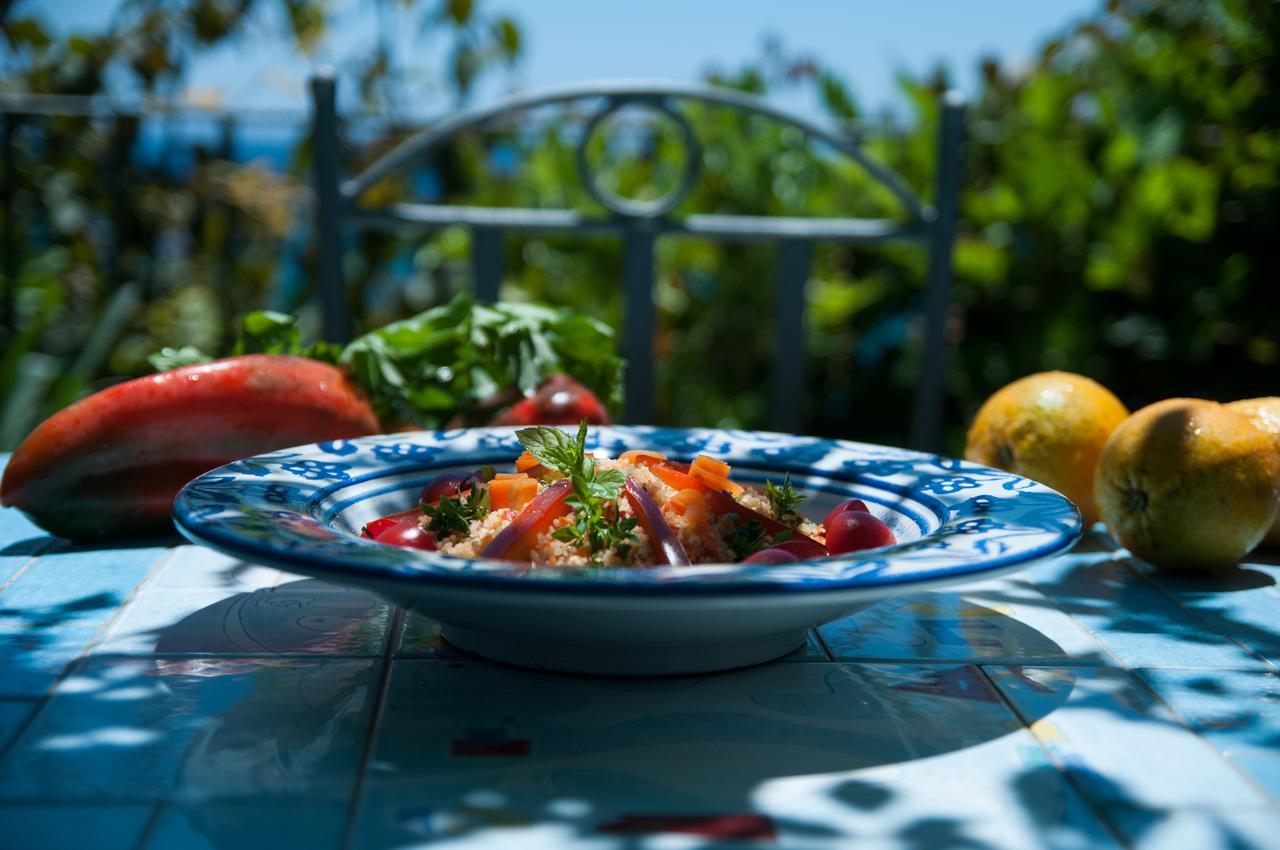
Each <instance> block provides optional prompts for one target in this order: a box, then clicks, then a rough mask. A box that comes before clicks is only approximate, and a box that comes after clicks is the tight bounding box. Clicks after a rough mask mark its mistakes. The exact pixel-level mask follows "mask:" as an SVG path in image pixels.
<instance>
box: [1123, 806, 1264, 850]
mask: <svg viewBox="0 0 1280 850" xmlns="http://www.w3.org/2000/svg"><path fill="white" fill-rule="evenodd" d="M1103 815H1104V817H1106V818H1107V820H1108V821H1109V822H1110V823H1112V824H1114V825H1115V828H1116V829H1117V830H1118V831H1119V832H1120V833H1121V835H1122V836H1123V837H1124V839H1125V840H1126V841H1127V842H1128V844H1129V846H1130V847H1132V848H1133V850H1275V848H1276V847H1277V846H1280V812H1274V811H1272V812H1266V811H1242V810H1220V811H1198V810H1172V811H1171V810H1167V809H1164V810H1162V809H1146V808H1134V809H1129V808H1118V809H1108V810H1105V811H1104V813H1103Z"/></svg>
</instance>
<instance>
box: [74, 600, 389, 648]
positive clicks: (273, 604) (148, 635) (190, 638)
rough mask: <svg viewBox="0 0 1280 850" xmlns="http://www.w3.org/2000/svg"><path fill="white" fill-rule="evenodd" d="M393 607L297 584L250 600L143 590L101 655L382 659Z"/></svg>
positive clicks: (109, 634)
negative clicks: (307, 655)
mask: <svg viewBox="0 0 1280 850" xmlns="http://www.w3.org/2000/svg"><path fill="white" fill-rule="evenodd" d="M392 613H393V607H392V606H391V604H390V603H388V602H385V601H384V600H382V599H380V598H378V597H376V596H374V595H373V594H371V593H368V592H366V591H359V590H348V589H346V588H340V587H335V586H333V585H330V584H325V583H324V582H319V581H301V582H292V583H290V584H285V585H281V586H279V587H277V588H274V589H267V590H258V591H254V592H252V593H242V592H235V591H234V590H227V589H221V590H219V589H205V590H189V591H184V590H165V589H161V588H157V587H150V586H149V587H147V588H145V589H144V590H143V591H142V592H141V593H139V594H138V596H137V597H136V598H135V599H133V600H131V601H130V603H129V604H128V605H127V606H126V607H125V609H124V611H123V612H122V613H121V615H120V618H119V619H118V620H117V621H116V622H115V623H114V624H113V625H112V628H111V631H110V632H109V633H108V634H107V636H106V638H105V639H104V641H103V642H102V644H101V645H99V646H98V647H96V653H97V654H99V655H111V654H123V655H148V654H152V653H162V654H174V655H258V654H266V655H275V654H282V655H288V654H298V653H324V654H330V655H376V656H381V655H382V653H383V649H384V646H385V641H386V639H387V631H388V628H389V626H390V623H391V617H392Z"/></svg>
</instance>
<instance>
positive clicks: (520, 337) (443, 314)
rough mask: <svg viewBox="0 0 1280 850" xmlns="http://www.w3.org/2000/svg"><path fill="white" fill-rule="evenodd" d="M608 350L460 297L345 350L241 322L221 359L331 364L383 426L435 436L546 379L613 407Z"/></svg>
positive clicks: (580, 323)
mask: <svg viewBox="0 0 1280 850" xmlns="http://www.w3.org/2000/svg"><path fill="white" fill-rule="evenodd" d="M614 348H615V345H614V339H613V330H612V329H611V328H610V327H609V326H608V325H605V324H603V323H602V322H599V321H597V320H595V319H593V318H590V317H589V316H584V315H582V314H581V313H577V312H574V311H572V310H566V309H553V308H551V307H545V306H542V305H538V304H518V303H514V302H498V303H497V304H477V303H476V302H475V301H474V300H473V299H472V298H471V297H470V296H469V295H466V294H465V293H464V294H460V295H458V296H457V297H456V298H454V299H453V300H452V301H450V302H449V303H447V304H442V305H441V306H439V307H435V308H433V309H431V310H427V311H426V312H424V313H419V314H418V315H416V316H412V317H410V318H408V319H403V320H401V321H398V322H392V323H391V324H389V325H386V326H384V327H381V328H378V329H377V330H373V331H370V332H368V333H366V334H364V335H363V336H360V337H357V338H356V339H354V340H352V341H351V343H350V344H348V345H347V346H346V347H345V348H342V347H339V346H336V345H332V344H330V343H326V342H312V343H307V342H304V340H303V333H302V329H301V328H299V327H298V320H297V319H296V318H294V317H293V316H289V315H286V314H284V313H272V312H267V311H257V312H253V313H249V314H248V315H246V316H245V317H244V322H243V325H242V327H241V329H240V333H239V334H238V335H237V338H236V342H235V345H234V346H233V347H232V349H231V351H230V353H231V354H255V353H267V354H295V355H298V356H300V357H310V358H312V359H313V360H322V361H324V362H326V363H335V364H337V365H339V366H341V367H342V368H343V369H345V370H346V371H347V372H348V373H349V374H350V375H351V379H352V380H353V381H354V382H355V383H356V384H357V385H358V386H359V387H360V389H362V390H363V391H364V393H365V395H367V396H368V398H369V402H370V403H371V404H372V405H373V408H374V411H375V412H376V413H377V414H378V418H379V419H380V420H382V422H383V423H384V424H387V423H391V424H409V425H416V426H418V427H421V428H443V427H446V423H450V422H456V421H460V422H462V423H464V424H473V425H474V424H482V423H487V422H488V421H489V420H490V419H492V417H493V415H494V413H495V412H496V411H497V409H499V408H501V407H503V406H505V405H508V404H511V403H512V402H514V401H517V400H519V399H520V398H521V397H522V396H523V395H527V394H529V393H531V392H532V391H533V390H534V389H536V388H537V387H538V385H539V384H540V383H541V382H542V380H543V378H545V377H546V376H547V375H549V374H551V373H552V372H564V373H566V374H568V375H572V376H573V377H574V378H575V379H576V380H578V381H581V382H582V384H583V385H585V386H586V388H587V389H589V390H591V391H592V392H593V393H595V394H596V396H597V397H598V398H599V399H600V400H601V401H602V402H604V403H605V404H606V405H609V406H612V407H617V405H618V403H619V402H620V401H621V391H622V359H621V358H619V357H618V356H617V355H616V354H615V353H614ZM148 359H149V361H150V363H151V365H152V367H153V368H155V369H156V370H158V371H163V370H166V369H173V368H176V367H178V366H188V365H192V364H196V363H207V362H209V361H210V360H212V359H213V356H212V355H210V354H208V353H206V352H203V351H201V350H199V349H198V348H195V347H193V346H183V347H182V348H166V349H163V350H162V351H159V352H157V353H155V354H153V355H151V357H150V358H148ZM448 427H452V425H449V426H448Z"/></svg>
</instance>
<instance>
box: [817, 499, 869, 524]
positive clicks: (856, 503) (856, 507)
mask: <svg viewBox="0 0 1280 850" xmlns="http://www.w3.org/2000/svg"><path fill="white" fill-rule="evenodd" d="M845 511H862V512H863V513H864V514H869V513H871V509H870V508H868V507H867V503H866V502H864V501H862V500H861V499H845V500H844V501H843V502H841V503H840V504H838V505H836V506H835V507H834V508H832V509H831V510H830V511H828V512H827V515H826V517H825V518H824V519H823V520H822V525H823V526H824V527H829V526H830V525H831V520H833V519H835V518H836V517H838V516H840V514H842V513H844V512H845Z"/></svg>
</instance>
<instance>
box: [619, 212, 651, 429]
mask: <svg viewBox="0 0 1280 850" xmlns="http://www.w3.org/2000/svg"><path fill="white" fill-rule="evenodd" d="M647 224H648V222H644V221H635V222H632V224H631V226H629V227H627V229H626V230H625V231H624V232H623V235H622V289H623V295H622V297H623V305H624V311H625V312H624V318H623V340H622V356H623V357H625V358H626V361H627V373H626V401H625V409H624V411H623V415H624V416H625V417H626V421H627V422H628V423H629V424H632V425H643V424H650V423H652V422H653V327H654V306H653V280H654V278H653V274H654V262H653V247H654V244H653V243H654V237H653V231H652V230H651V229H650V228H649V227H647V226H646V225H647Z"/></svg>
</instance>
